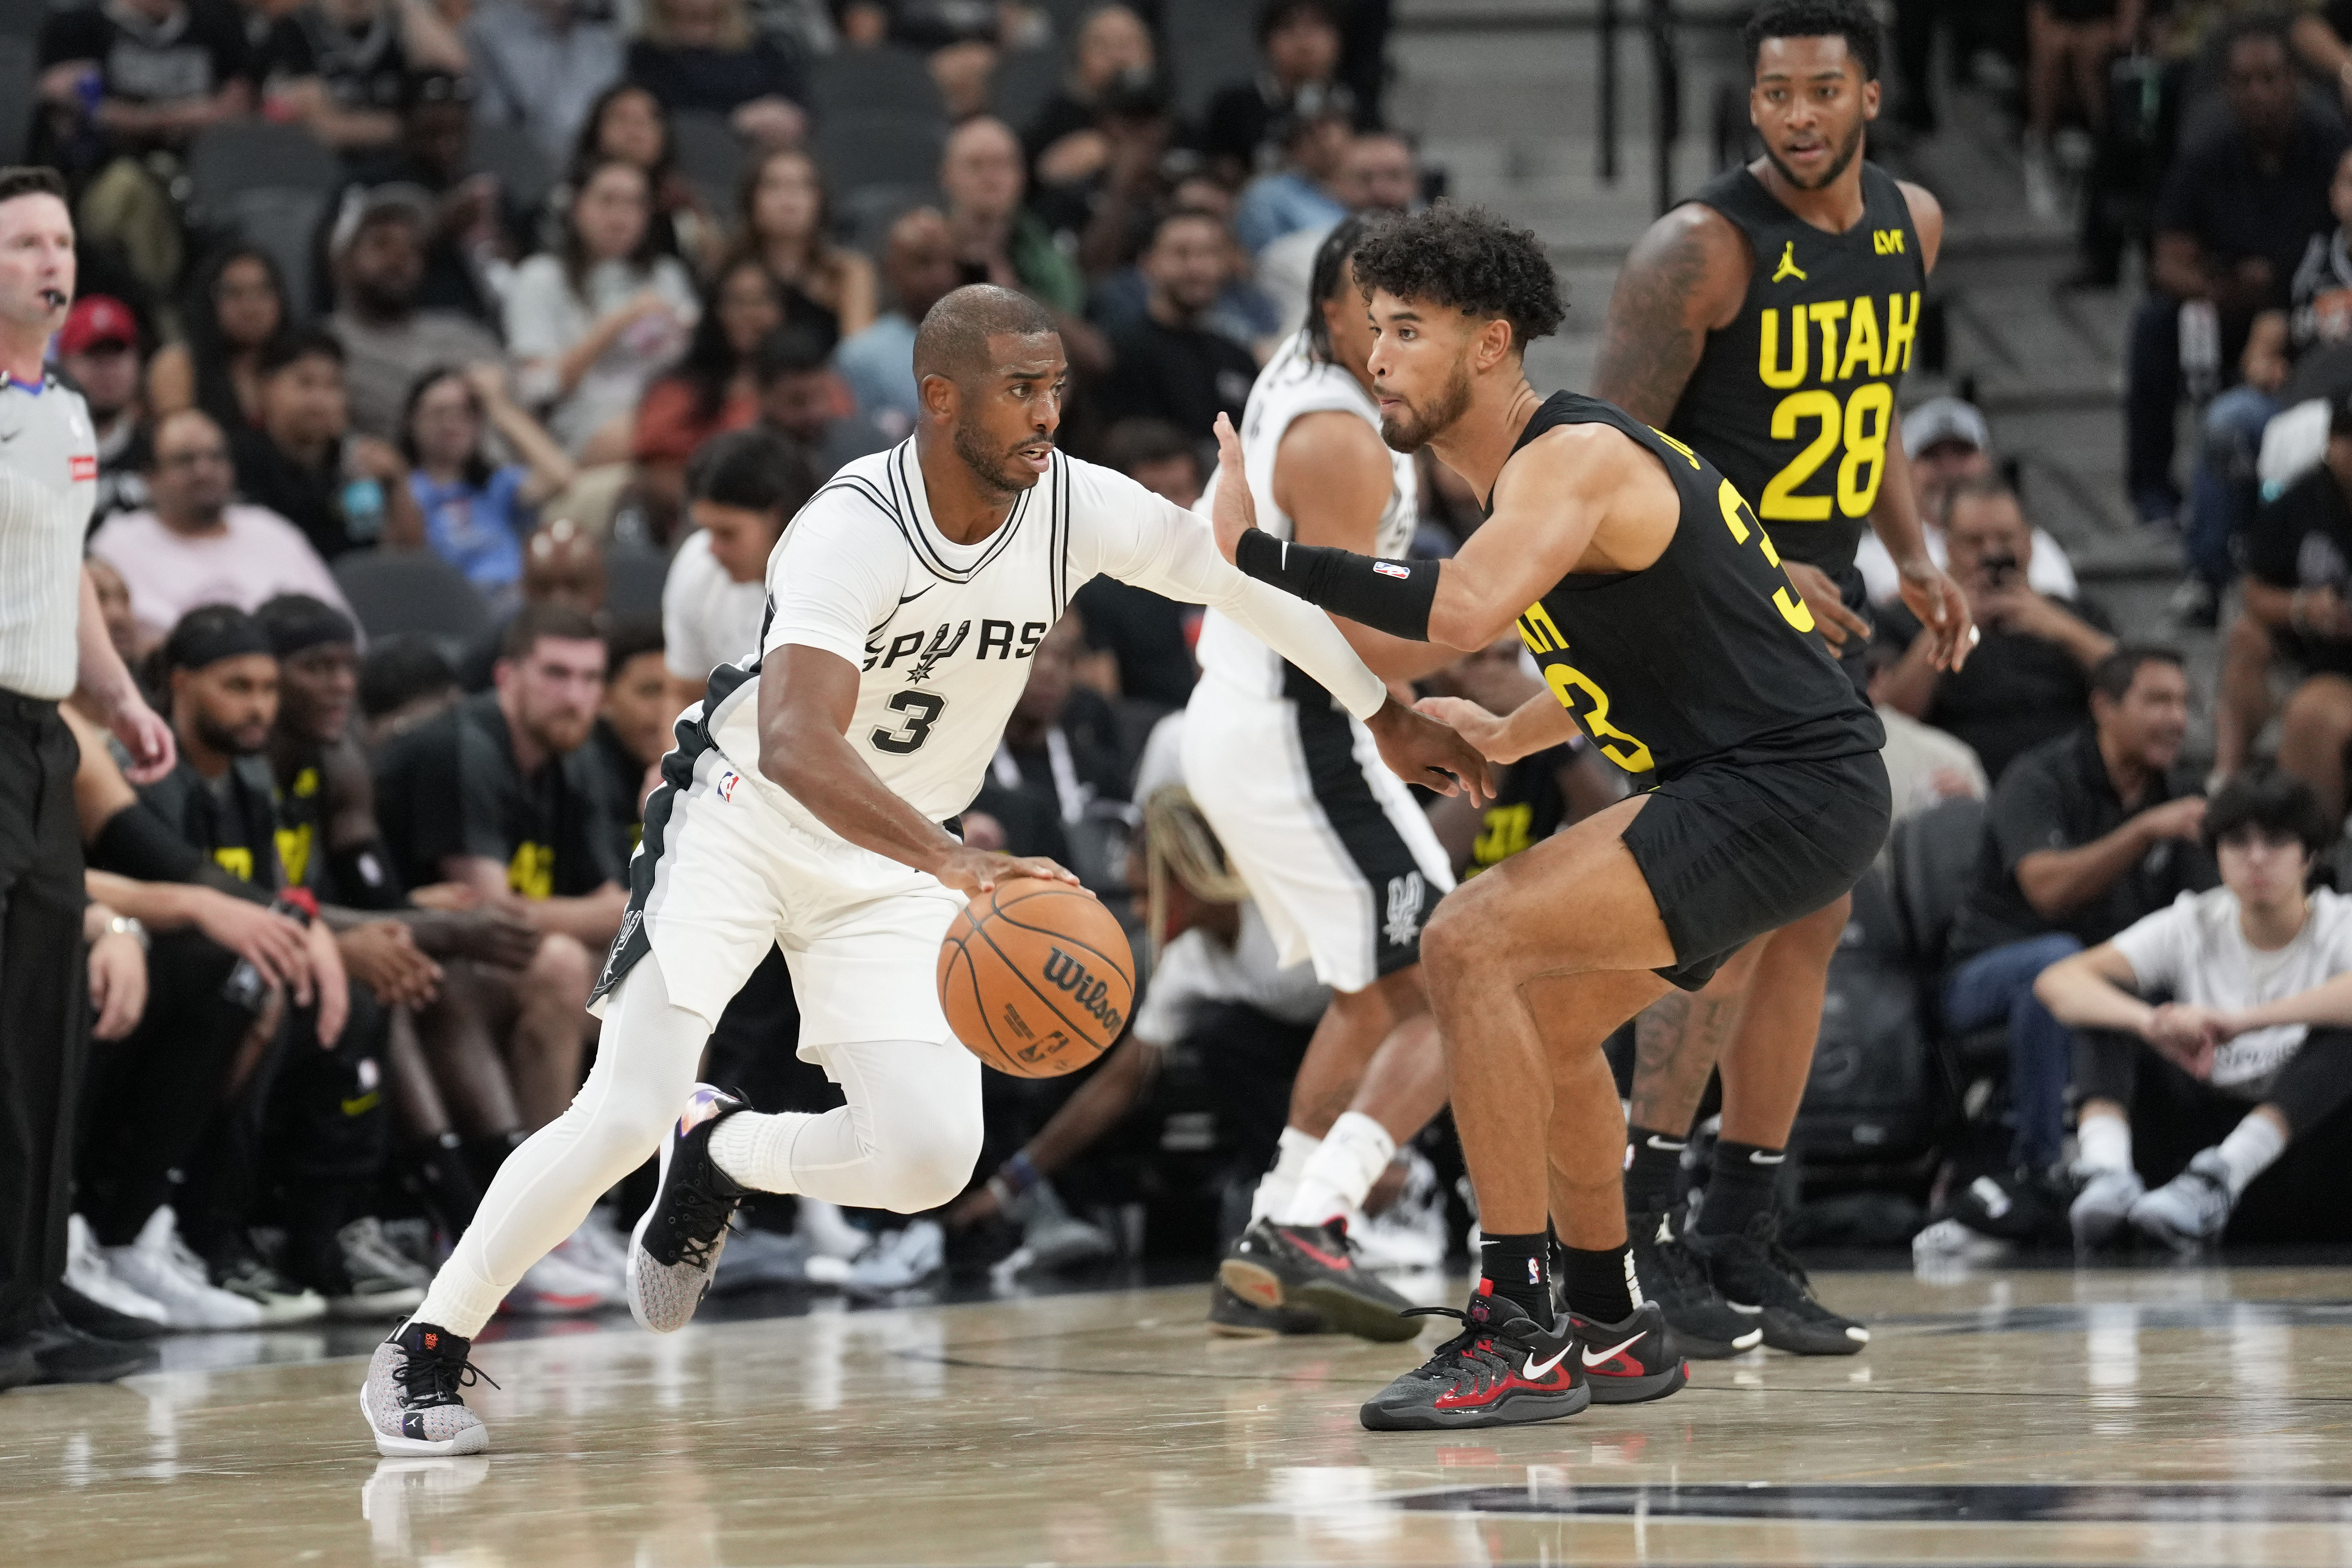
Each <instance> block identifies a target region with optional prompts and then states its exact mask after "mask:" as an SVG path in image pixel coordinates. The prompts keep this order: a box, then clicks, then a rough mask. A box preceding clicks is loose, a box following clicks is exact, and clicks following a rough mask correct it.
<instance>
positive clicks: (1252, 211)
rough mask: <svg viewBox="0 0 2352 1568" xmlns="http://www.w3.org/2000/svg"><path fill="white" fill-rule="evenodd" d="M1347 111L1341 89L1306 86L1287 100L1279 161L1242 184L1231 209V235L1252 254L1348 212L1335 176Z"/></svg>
mask: <svg viewBox="0 0 2352 1568" xmlns="http://www.w3.org/2000/svg"><path fill="white" fill-rule="evenodd" d="M1351 112H1352V106H1351V105H1350V104H1349V102H1348V100H1347V93H1346V90H1345V89H1331V90H1329V91H1325V90H1323V89H1307V90H1304V91H1302V92H1300V93H1299V94H1298V96H1297V99H1296V100H1294V101H1293V103H1292V106H1291V110H1290V112H1289V113H1288V114H1287V115H1286V116H1285V117H1284V118H1283V121H1282V122H1281V124H1280V126H1279V127H1278V128H1277V133H1278V135H1279V138H1280V141H1281V145H1282V166H1281V167H1280V168H1278V169H1272V170H1268V171H1267V172H1266V173H1265V174H1260V175H1259V176H1258V177H1257V178H1255V179H1254V180H1252V181H1251V182H1250V183H1249V184H1247V185H1246V186H1244V188H1243V190H1242V198H1241V203H1240V205H1238V206H1236V207H1235V208H1234V236H1235V237H1237V238H1239V239H1240V240H1241V242H1242V246H1243V248H1244V249H1246V250H1247V251H1248V252H1249V253H1250V255H1251V256H1252V257H1253V258H1255V257H1256V256H1259V255H1261V254H1263V253H1264V252H1265V247H1267V246H1269V245H1272V244H1273V243H1274V242H1275V241H1276V240H1277V239H1280V238H1282V237H1284V236H1286V235H1292V234H1297V233H1298V232H1299V231H1301V230H1302V229H1312V230H1315V231H1317V232H1318V233H1325V234H1328V233H1329V232H1330V229H1331V226H1332V225H1333V224H1336V223H1338V222H1339V220H1340V219H1341V218H1343V217H1345V216H1348V210H1349V209H1348V203H1347V201H1346V199H1345V195H1346V186H1345V185H1344V184H1342V181H1341V177H1340V176H1341V172H1342V167H1343V165H1344V164H1345V163H1346V161H1347V157H1348V153H1349V148H1350V147H1351V146H1353V144H1354V142H1355V137H1354V134H1353V133H1352V132H1350V130H1349V114H1350V113H1351Z"/></svg>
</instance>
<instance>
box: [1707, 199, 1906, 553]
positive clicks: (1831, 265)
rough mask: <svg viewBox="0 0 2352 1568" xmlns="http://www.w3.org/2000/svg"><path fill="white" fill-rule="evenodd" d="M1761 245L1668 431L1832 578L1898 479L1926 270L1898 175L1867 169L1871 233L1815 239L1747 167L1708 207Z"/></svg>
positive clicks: (1752, 244) (1788, 546)
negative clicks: (1891, 459) (1899, 402)
mask: <svg viewBox="0 0 2352 1568" xmlns="http://www.w3.org/2000/svg"><path fill="white" fill-rule="evenodd" d="M1692 199H1693V200H1694V201H1696V202H1698V203H1700V204H1702V205H1706V206H1710V207H1713V208H1714V209H1715V210H1716V211H1717V212H1719V213H1721V214H1722V215H1723V216H1725V217H1727V218H1728V219H1730V220H1731V222H1732V223H1734V224H1736V225H1738V227H1739V231H1740V232H1741V233H1742V234H1744V235H1746V236H1747V237H1748V248H1749V249H1750V250H1751V251H1752V252H1753V253H1754V257H1755V262H1754V265H1753V266H1752V267H1751V268H1749V272H1748V298H1747V299H1746V300H1744V301H1743V302H1742V303H1741V305H1740V307H1739V315H1738V318H1737V319H1735V320H1734V321H1732V323H1731V324H1730V325H1729V326H1727V327H1725V328H1723V329H1722V330H1720V331H1712V332H1709V333H1708V334H1707V335H1706V350H1705V352H1704V353H1701V354H1700V356H1699V362H1698V365H1697V367H1696V369H1694V370H1693V371H1692V372H1691V377H1690V380H1689V382H1688V383H1687V384H1685V386H1684V388H1683V395H1682V401H1681V402H1679V403H1677V404H1676V405H1675V412H1674V416H1673V417H1672V418H1671V419H1669V420H1667V421H1666V432H1667V434H1669V435H1671V436H1673V437H1675V439H1676V440H1678V441H1680V442H1682V443H1683V444H1684V445H1685V446H1687V447H1692V448H1693V449H1695V450H1696V451H1697V452H1698V453H1699V454H1700V455H1701V456H1703V457H1705V458H1706V460H1707V461H1708V462H1710V463H1713V464H1715V465H1716V467H1717V468H1720V469H1721V470H1722V471H1723V474H1724V477H1725V478H1727V479H1730V481H1731V482H1732V483H1733V484H1734V485H1736V486H1738V489H1739V493H1740V494H1741V495H1743V496H1745V497H1747V498H1748V504H1749V505H1750V506H1752V507H1753V508H1754V509H1755V510H1756V514H1757V516H1758V517H1759V518H1761V519H1762V520H1763V522H1764V526H1766V527H1767V528H1769V529H1771V530H1772V531H1773V532H1774V533H1775V534H1776V535H1777V536H1778V538H1779V542H1780V549H1781V551H1782V552H1784V553H1786V554H1787V555H1788V556H1789V557H1790V559H1791V560H1795V561H1802V562H1805V563H1809V564H1811V565H1814V566H1818V567H1820V568H1821V569H1822V570H1823V571H1824V572H1828V573H1830V574H1832V575H1835V574H1840V573H1842V572H1843V571H1845V570H1846V569H1848V568H1850V567H1851V566H1852V565H1853V550H1854V546H1855V545H1856V544H1857V543H1858V542H1861V539H1862V531H1863V530H1864V528H1865V527H1867V526H1868V520H1869V517H1870V509H1871V508H1872V506H1873V505H1874V504H1875V503H1876V501H1877V500H1878V487H1879V485H1880V483H1881V482H1882V481H1883V480H1884V479H1885V477H1886V443H1887V438H1888V437H1889V436H1891V435H1892V434H1893V433H1894V423H1895V389H1896V388H1897V387H1898V386H1899V385H1901V384H1902V380H1903V373H1904V372H1905V371H1906V370H1908V369H1909V368H1910V365H1911V359H1912V355H1913V353H1914V352H1915V351H1916V348H1917V347H1918V337H1919V299H1920V293H1921V290H1922V289H1924V288H1925V287H1926V285H1927V260H1926V258H1924V257H1923V256H1922V255H1921V254H1920V249H1919V236H1918V233H1917V232H1916V230H1915V229H1914V228H1913V226H1912V224H1911V208H1910V205H1909V204H1908V203H1906V201H1905V200H1904V199H1903V189H1902V187H1901V186H1900V185H1898V184H1895V177H1894V176H1893V175H1891V174H1887V173H1886V171H1885V170H1884V169H1881V168H1879V167H1878V166H1877V165H1876V164H1874V163H1864V165H1863V166H1862V199H1863V217H1862V221H1861V222H1860V223H1858V224H1856V225H1854V226H1853V227H1852V228H1850V229H1848V230H1847V231H1846V232H1845V233H1843V234H1831V233H1829V232H1827V231H1826V230H1823V229H1819V228H1816V227H1814V226H1812V225H1811V224H1809V223H1807V222H1806V221H1805V220H1804V219H1802V218H1801V217H1799V216H1797V215H1796V214H1794V213H1792V212H1790V210H1789V209H1788V208H1787V207H1785V206H1783V205H1780V200H1779V198H1778V197H1776V196H1774V195H1772V193H1771V192H1769V191H1768V190H1766V189H1765V188H1764V185H1763V183H1762V182H1761V181H1759V179H1757V177H1756V176H1755V175H1754V174H1750V173H1749V172H1748V170H1746V169H1745V168H1739V169H1733V170H1731V171H1730V172H1729V173H1727V174H1722V175H1720V176H1718V177H1717V178H1716V179H1715V180H1713V181H1711V182H1709V183H1708V184H1707V185H1706V188H1705V189H1703V190H1701V191H1700V192H1699V194H1698V195H1696V196H1695V197H1693V198H1692Z"/></svg>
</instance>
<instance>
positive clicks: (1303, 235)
mask: <svg viewBox="0 0 2352 1568" xmlns="http://www.w3.org/2000/svg"><path fill="white" fill-rule="evenodd" d="M1337 188H1338V190H1339V199H1340V200H1341V201H1342V202H1344V203H1346V204H1347V207H1348V210H1349V212H1351V213H1377V212H1399V213H1401V212H1409V211H1411V210H1412V207H1413V206H1414V205H1415V204H1416V203H1418V202H1419V201H1420V199H1421V165H1420V163H1419V162H1418V160H1417V159H1416V158H1415V157H1414V155H1413V151H1412V142H1408V141H1406V140H1405V139H1404V138H1403V137H1402V136H1399V135H1396V134H1394V133H1393V132H1386V131H1372V132H1365V133H1364V134H1363V135H1361V136H1358V137H1355V138H1354V139H1353V140H1351V141H1350V142H1349V143H1348V151H1347V153H1346V155H1345V156H1344V157H1343V158H1342V159H1341V160H1340V163H1339V182H1338V186H1337ZM1329 232H1330V228H1329V226H1328V225H1323V224H1316V225H1312V226H1308V227H1307V228H1303V229H1300V230H1298V231H1297V233H1294V234H1286V235H1285V236H1283V237H1281V238H1280V239H1277V240H1276V241H1274V242H1273V243H1272V244H1270V245H1268V246H1267V247H1265V249H1264V250H1261V251H1259V252H1258V257H1257V265H1256V270H1255V277H1256V282H1257V287H1258V289H1259V290H1260V291H1261V292H1262V293H1264V294H1265V296H1266V298H1267V300H1269V301H1270V302H1271V304H1272V307H1273V312H1274V321H1275V330H1276V331H1277V332H1279V333H1281V334H1283V335H1285V336H1286V335H1288V334H1289V333H1291V332H1295V331H1297V330H1298V329H1299V328H1300V327H1301V326H1303V325H1305V324H1306V321H1307V296H1308V294H1310V293H1311V292H1312V291H1313V287H1312V286H1313V282H1314V275H1315V253H1316V252H1317V251H1318V250H1320V249H1321V248H1322V247H1323V237H1324V236H1325V235H1327V234H1328V233H1329Z"/></svg>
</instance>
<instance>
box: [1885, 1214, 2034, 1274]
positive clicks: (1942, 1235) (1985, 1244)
mask: <svg viewBox="0 0 2352 1568" xmlns="http://www.w3.org/2000/svg"><path fill="white" fill-rule="evenodd" d="M2016 1250H2017V1246H2016V1244H2015V1243H2014V1242H2010V1241H2004V1240H2002V1239H2001V1238H2000V1237H1997V1236H1987V1235H1986V1234H1985V1233H1984V1232H1982V1231H1980V1230H1971V1229H1969V1227H1968V1226H1965V1225H1962V1224H1961V1223H1960V1222H1959V1221H1958V1220H1956V1219H1939V1220H1937V1222H1936V1223H1935V1224H1933V1225H1931V1226H1927V1228H1926V1229H1925V1230H1922V1231H1921V1232H1920V1233H1919V1234H1918V1235H1916V1236H1915V1237H1912V1238H1911V1262H1912V1264H1913V1266H1914V1267H1915V1268H1929V1267H1931V1266H1933V1265H1936V1264H1949V1263H1990V1262H1991V1261H1992V1260H1993V1259H1995V1258H2007V1257H2008V1256H2009V1255H2010V1254H2011V1253H2012V1252H2014V1251H2016Z"/></svg>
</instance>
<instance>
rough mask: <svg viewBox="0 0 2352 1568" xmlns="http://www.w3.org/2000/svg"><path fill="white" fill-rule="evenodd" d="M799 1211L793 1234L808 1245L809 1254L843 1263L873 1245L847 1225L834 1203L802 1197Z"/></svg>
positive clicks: (846, 1220)
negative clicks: (835, 1259)
mask: <svg viewBox="0 0 2352 1568" xmlns="http://www.w3.org/2000/svg"><path fill="white" fill-rule="evenodd" d="M800 1211H801V1212H800V1217H799V1219H798V1220H796V1221H795V1222H794V1223H793V1234H794V1235H796V1236H798V1237H801V1238H802V1239H803V1240H804V1241H806V1242H807V1243H808V1245H809V1251H811V1252H812V1253H814V1254H817V1255H818V1256H820V1257H824V1258H841V1259H842V1260H844V1261H847V1260H848V1259H850V1258H855V1257H856V1256H857V1255H858V1254H859V1253H861V1252H863V1251H865V1250H866V1248H867V1247H870V1246H872V1245H873V1242H874V1237H873V1236H872V1235H871V1234H869V1233H868V1232H866V1231H862V1230H860V1229H858V1228H857V1227H856V1226H854V1225H852V1224H850V1223H849V1216H848V1215H845V1214H843V1213H842V1212H841V1205H838V1204H829V1203H826V1202H825V1201H824V1200H823V1199H822V1198H811V1197H803V1198H802V1199H801V1200H800Z"/></svg>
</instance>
